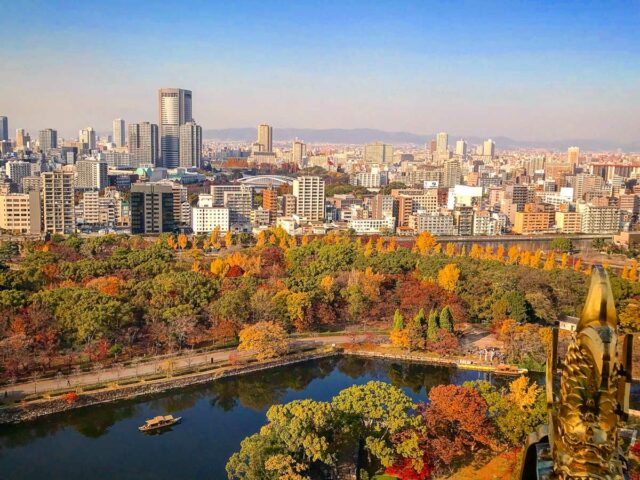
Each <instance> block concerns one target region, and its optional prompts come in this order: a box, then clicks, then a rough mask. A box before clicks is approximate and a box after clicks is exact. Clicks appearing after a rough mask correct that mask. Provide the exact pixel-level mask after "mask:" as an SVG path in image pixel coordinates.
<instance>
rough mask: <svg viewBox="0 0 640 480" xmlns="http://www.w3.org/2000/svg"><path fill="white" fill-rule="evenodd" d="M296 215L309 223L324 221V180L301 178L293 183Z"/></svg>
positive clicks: (309, 177) (310, 177)
mask: <svg viewBox="0 0 640 480" xmlns="http://www.w3.org/2000/svg"><path fill="white" fill-rule="evenodd" d="M293 195H294V196H295V197H296V213H297V215H298V216H299V217H302V218H305V219H307V220H309V221H318V220H324V213H325V212H324V180H323V179H322V178H320V177H312V176H303V177H298V178H296V179H295V180H294V181H293Z"/></svg>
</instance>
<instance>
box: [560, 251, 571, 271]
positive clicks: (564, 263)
mask: <svg viewBox="0 0 640 480" xmlns="http://www.w3.org/2000/svg"><path fill="white" fill-rule="evenodd" d="M567 263H569V255H567V253H566V252H565V253H563V254H562V260H560V268H561V269H563V270H564V269H565V268H567Z"/></svg>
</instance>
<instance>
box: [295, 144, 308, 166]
mask: <svg viewBox="0 0 640 480" xmlns="http://www.w3.org/2000/svg"><path fill="white" fill-rule="evenodd" d="M306 156H307V145H306V144H305V143H304V142H301V141H300V140H296V141H295V142H293V155H292V158H291V160H292V161H293V163H295V164H298V165H301V164H302V160H303V159H304V157H306Z"/></svg>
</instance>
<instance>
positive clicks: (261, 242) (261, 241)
mask: <svg viewBox="0 0 640 480" xmlns="http://www.w3.org/2000/svg"><path fill="white" fill-rule="evenodd" d="M266 243H267V234H266V233H264V230H263V231H261V232H259V233H258V236H257V237H256V247H257V248H262V247H264V246H265V244H266Z"/></svg>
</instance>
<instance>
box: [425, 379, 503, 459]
mask: <svg viewBox="0 0 640 480" xmlns="http://www.w3.org/2000/svg"><path fill="white" fill-rule="evenodd" d="M421 410H422V415H423V417H424V422H425V425H426V427H427V428H426V430H427V432H428V433H427V437H428V438H427V445H428V448H429V451H430V452H431V454H432V455H433V457H434V463H435V464H439V465H450V464H451V463H452V462H453V461H454V460H457V459H461V458H464V457H466V456H467V455H469V454H470V453H472V452H474V451H475V450H476V449H477V448H478V447H480V446H489V447H492V448H494V447H495V444H494V441H493V440H492V438H491V435H492V433H493V426H492V425H491V422H490V421H489V419H488V409H487V404H486V402H485V401H484V399H483V398H482V397H481V396H480V394H479V393H478V392H477V391H476V390H475V389H473V388H469V387H461V386H457V385H439V386H437V387H434V388H432V389H431V391H430V392H429V404H428V405H427V406H426V407H422V409H421Z"/></svg>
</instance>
